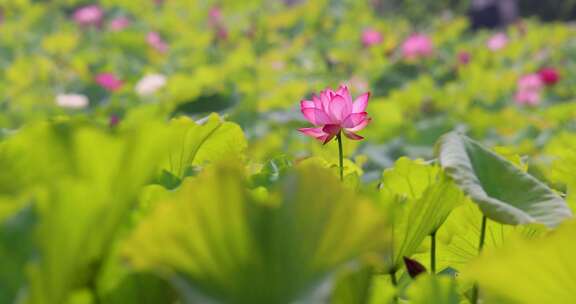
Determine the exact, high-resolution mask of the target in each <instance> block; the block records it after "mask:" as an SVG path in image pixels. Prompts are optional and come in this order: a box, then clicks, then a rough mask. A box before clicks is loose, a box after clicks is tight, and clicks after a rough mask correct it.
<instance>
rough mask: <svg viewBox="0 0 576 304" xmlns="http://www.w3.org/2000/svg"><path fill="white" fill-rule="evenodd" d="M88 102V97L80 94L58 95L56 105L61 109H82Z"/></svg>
mask: <svg viewBox="0 0 576 304" xmlns="http://www.w3.org/2000/svg"><path fill="white" fill-rule="evenodd" d="M89 103H90V101H89V100H88V97H86V96H85V95H82V94H58V96H56V104H57V105H59V106H61V107H63V108H70V109H84V108H86V107H87V106H88V104H89Z"/></svg>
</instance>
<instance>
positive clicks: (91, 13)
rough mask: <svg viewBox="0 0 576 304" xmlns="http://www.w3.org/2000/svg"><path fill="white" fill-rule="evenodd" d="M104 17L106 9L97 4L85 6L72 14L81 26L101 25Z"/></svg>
mask: <svg viewBox="0 0 576 304" xmlns="http://www.w3.org/2000/svg"><path fill="white" fill-rule="evenodd" d="M103 17H104V11H103V10H102V8H100V6H98V5H96V4H92V5H87V6H83V7H81V8H79V9H77V10H76V11H74V14H73V15H72V18H73V19H74V21H75V22H76V23H77V24H78V25H81V26H90V25H94V26H99V25H100V23H101V22H102V18H103Z"/></svg>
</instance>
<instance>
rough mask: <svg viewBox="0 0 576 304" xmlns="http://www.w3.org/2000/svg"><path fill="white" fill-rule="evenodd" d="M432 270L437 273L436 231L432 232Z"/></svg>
mask: <svg viewBox="0 0 576 304" xmlns="http://www.w3.org/2000/svg"><path fill="white" fill-rule="evenodd" d="M430 243H431V244H430V272H431V273H432V274H436V231H434V232H432V233H431V234H430Z"/></svg>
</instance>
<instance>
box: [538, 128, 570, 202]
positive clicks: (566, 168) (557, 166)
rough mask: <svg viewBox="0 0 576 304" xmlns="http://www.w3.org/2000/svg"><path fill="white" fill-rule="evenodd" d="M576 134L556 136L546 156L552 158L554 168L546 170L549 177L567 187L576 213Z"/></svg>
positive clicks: (549, 144)
mask: <svg viewBox="0 0 576 304" xmlns="http://www.w3.org/2000/svg"><path fill="white" fill-rule="evenodd" d="M575 152H576V134H574V133H568V132H562V133H560V134H558V135H556V136H555V137H554V138H552V139H551V140H550V142H549V143H548V144H547V145H546V149H545V154H546V155H547V156H550V157H551V158H552V159H553V161H552V166H551V168H550V170H544V173H545V174H547V177H548V178H550V179H551V180H552V181H554V182H557V183H562V184H564V185H566V188H567V198H566V199H567V201H568V203H569V204H570V207H571V208H572V211H576V195H574V194H573V193H574V191H576V174H574V172H575V170H576V153H575Z"/></svg>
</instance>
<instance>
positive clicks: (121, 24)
mask: <svg viewBox="0 0 576 304" xmlns="http://www.w3.org/2000/svg"><path fill="white" fill-rule="evenodd" d="M129 25H130V19H128V17H117V18H114V19H112V21H110V30H112V31H114V32H119V31H121V30H123V29H125V28H127V27H128V26H129Z"/></svg>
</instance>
